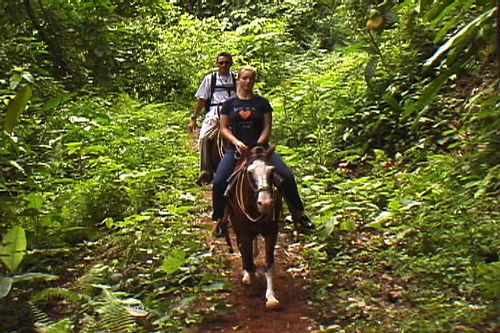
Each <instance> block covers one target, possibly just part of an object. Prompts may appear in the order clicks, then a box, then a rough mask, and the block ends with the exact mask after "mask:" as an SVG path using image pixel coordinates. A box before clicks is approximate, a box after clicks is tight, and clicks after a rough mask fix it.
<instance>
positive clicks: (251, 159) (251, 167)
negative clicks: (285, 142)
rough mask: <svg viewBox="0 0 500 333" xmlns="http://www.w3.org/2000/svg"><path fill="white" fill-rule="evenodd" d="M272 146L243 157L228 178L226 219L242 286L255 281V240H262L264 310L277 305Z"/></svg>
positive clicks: (277, 200)
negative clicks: (238, 258) (233, 236)
mask: <svg viewBox="0 0 500 333" xmlns="http://www.w3.org/2000/svg"><path fill="white" fill-rule="evenodd" d="M274 148H275V147H274V146H273V147H271V148H270V149H268V150H265V149H264V148H262V147H256V148H254V149H252V151H251V152H250V153H248V154H243V155H242V156H241V157H240V160H239V162H238V164H237V166H236V169H235V172H234V173H233V176H232V178H234V177H236V179H235V180H234V182H233V184H232V186H231V189H230V190H229V194H228V196H229V198H228V199H229V200H228V201H229V204H228V206H227V207H228V209H227V214H228V218H229V220H230V221H231V225H232V228H233V230H234V232H235V234H236V240H237V243H238V248H239V250H240V253H241V258H242V261H243V270H244V271H243V279H242V282H243V283H244V284H247V285H249V284H252V282H253V280H254V279H255V271H256V266H255V264H254V255H256V249H257V247H256V246H254V245H256V237H257V236H258V235H262V236H263V237H264V240H265V254H266V271H265V276H266V307H267V308H275V307H277V306H279V301H278V299H277V298H276V295H275V293H274V288H273V266H274V247H275V245H276V241H277V238H278V220H279V217H280V214H281V208H282V199H281V194H280V193H279V191H278V190H276V189H275V188H274V186H273V170H274V166H272V165H270V164H269V157H270V156H271V154H272V153H273V152H274Z"/></svg>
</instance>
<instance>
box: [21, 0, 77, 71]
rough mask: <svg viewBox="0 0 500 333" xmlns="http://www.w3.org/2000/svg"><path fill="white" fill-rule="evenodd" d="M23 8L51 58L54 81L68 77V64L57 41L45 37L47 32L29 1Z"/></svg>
mask: <svg viewBox="0 0 500 333" xmlns="http://www.w3.org/2000/svg"><path fill="white" fill-rule="evenodd" d="M24 6H25V8H26V12H27V14H28V16H29V18H30V20H31V23H32V24H33V26H34V27H35V29H36V30H37V31H38V34H39V35H40V38H41V40H42V41H43V42H44V43H45V44H46V45H47V47H48V49H49V54H50V56H51V58H52V63H53V64H54V76H55V78H56V79H62V78H63V77H65V76H68V75H69V70H68V64H67V62H66V60H65V58H64V54H63V51H62V49H61V47H60V46H59V44H58V43H57V40H54V39H53V38H50V37H49V36H48V35H47V32H46V31H45V30H44V28H43V27H42V25H41V24H40V22H39V21H38V18H37V17H36V14H35V11H34V10H33V7H32V5H31V0H24Z"/></svg>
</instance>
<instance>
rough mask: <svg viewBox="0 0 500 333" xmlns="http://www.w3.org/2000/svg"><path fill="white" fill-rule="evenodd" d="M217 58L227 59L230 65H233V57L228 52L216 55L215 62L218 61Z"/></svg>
mask: <svg viewBox="0 0 500 333" xmlns="http://www.w3.org/2000/svg"><path fill="white" fill-rule="evenodd" d="M219 57H227V58H229V60H230V61H231V64H232V63H233V56H232V55H231V53H229V52H221V53H219V54H218V55H217V58H215V61H218V60H219Z"/></svg>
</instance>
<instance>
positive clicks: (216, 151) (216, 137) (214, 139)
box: [207, 126, 227, 175]
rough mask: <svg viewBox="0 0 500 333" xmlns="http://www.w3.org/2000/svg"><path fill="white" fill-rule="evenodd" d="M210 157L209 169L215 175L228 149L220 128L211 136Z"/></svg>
mask: <svg viewBox="0 0 500 333" xmlns="http://www.w3.org/2000/svg"><path fill="white" fill-rule="evenodd" d="M208 140H209V146H210V150H209V153H210V154H209V156H208V161H207V162H208V163H207V165H208V168H209V170H210V172H211V174H212V175H214V174H215V171H216V170H217V167H218V166H219V163H220V160H221V159H222V156H224V151H225V150H226V148H227V141H226V140H225V139H224V138H223V137H222V133H221V130H220V128H219V127H218V126H217V129H215V130H214V131H213V133H212V134H211V135H210V136H209V139H208Z"/></svg>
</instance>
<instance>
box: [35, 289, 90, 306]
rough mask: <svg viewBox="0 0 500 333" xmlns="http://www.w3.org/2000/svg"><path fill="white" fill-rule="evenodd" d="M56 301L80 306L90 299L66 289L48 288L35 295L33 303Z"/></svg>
mask: <svg viewBox="0 0 500 333" xmlns="http://www.w3.org/2000/svg"><path fill="white" fill-rule="evenodd" d="M54 299H65V300H67V301H68V302H70V303H72V304H80V303H82V301H88V300H90V298H89V297H88V296H86V295H82V294H79V293H77V292H74V291H71V290H69V289H66V288H47V289H44V290H42V291H40V292H39V293H37V294H35V295H34V296H33V297H32V298H31V301H32V302H33V303H38V302H41V301H50V300H54Z"/></svg>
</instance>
